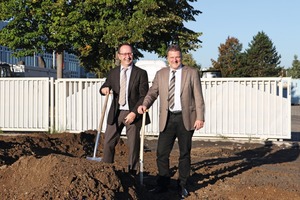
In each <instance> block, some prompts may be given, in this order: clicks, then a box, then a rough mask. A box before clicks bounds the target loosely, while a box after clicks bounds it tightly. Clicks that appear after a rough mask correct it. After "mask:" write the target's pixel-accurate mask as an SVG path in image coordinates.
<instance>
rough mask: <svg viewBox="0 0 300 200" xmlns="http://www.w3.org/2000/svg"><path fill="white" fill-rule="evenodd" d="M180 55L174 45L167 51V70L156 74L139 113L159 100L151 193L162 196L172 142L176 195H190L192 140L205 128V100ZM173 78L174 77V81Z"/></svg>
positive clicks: (196, 74) (195, 76) (197, 79)
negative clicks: (175, 152)
mask: <svg viewBox="0 0 300 200" xmlns="http://www.w3.org/2000/svg"><path fill="white" fill-rule="evenodd" d="M181 58H182V53H181V49H180V47H179V46H177V45H171V46H170V47H169V48H168V50H167V60H168V64H169V67H166V68H163V69H161V70H159V71H158V72H157V73H156V75H155V78H154V80H153V83H152V86H151V88H150V89H149V91H148V93H147V95H146V97H145V99H144V101H143V104H142V105H141V106H139V108H138V112H139V113H140V114H142V113H144V112H145V111H146V110H147V109H148V108H149V107H151V105H152V104H153V102H154V101H155V100H156V99H157V97H158V96H159V100H160V113H159V116H160V118H159V131H160V133H159V138H158V145H157V159H156V162H157V167H158V179H157V186H156V187H155V188H154V189H153V190H151V191H152V192H154V193H161V192H165V191H167V190H168V187H167V186H168V185H169V184H170V172H169V157H170V153H171V150H172V148H173V145H174V142H175V139H176V138H177V140H178V145H179V150H180V155H179V165H178V170H179V179H178V186H179V195H180V197H181V198H185V197H187V196H188V195H189V193H188V191H187V188H186V185H187V179H188V177H189V174H190V168H191V156H190V153H191V147H192V136H193V133H194V131H195V130H198V129H200V128H202V127H203V126H204V100H203V95H202V87H201V81H200V76H199V72H198V70H197V69H195V68H192V67H188V66H185V65H183V64H182V63H181ZM173 76H174V77H173Z"/></svg>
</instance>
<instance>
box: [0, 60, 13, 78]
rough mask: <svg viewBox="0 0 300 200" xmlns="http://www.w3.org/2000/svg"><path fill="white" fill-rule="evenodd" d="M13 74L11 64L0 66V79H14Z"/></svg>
mask: <svg viewBox="0 0 300 200" xmlns="http://www.w3.org/2000/svg"><path fill="white" fill-rule="evenodd" d="M12 76H13V72H12V71H11V67H10V65H9V64H6V63H4V64H0V77H12Z"/></svg>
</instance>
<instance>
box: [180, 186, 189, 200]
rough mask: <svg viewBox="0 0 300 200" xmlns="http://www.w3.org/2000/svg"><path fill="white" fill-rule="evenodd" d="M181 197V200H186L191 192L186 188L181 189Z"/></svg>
mask: <svg viewBox="0 0 300 200" xmlns="http://www.w3.org/2000/svg"><path fill="white" fill-rule="evenodd" d="M179 195H180V198H181V199H185V198H186V197H188V196H189V192H188V191H187V189H186V188H185V187H181V190H180V194H179Z"/></svg>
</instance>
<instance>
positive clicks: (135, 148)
mask: <svg viewBox="0 0 300 200" xmlns="http://www.w3.org/2000/svg"><path fill="white" fill-rule="evenodd" d="M118 58H119V60H120V63H121V66H118V67H115V68H113V69H112V70H111V71H110V72H109V73H108V76H107V78H106V80H105V82H104V84H103V85H102V86H101V88H100V93H101V94H102V95H108V94H109V93H110V90H112V92H113V98H112V103H111V107H110V110H109V113H108V116H107V128H106V131H105V134H104V150H103V154H104V155H103V162H106V163H113V162H114V155H115V146H116V144H117V143H118V141H119V139H120V136H121V132H122V130H123V128H124V127H126V135H127V141H128V147H129V157H128V170H129V172H130V173H132V174H133V175H135V174H136V172H137V169H138V162H139V149H140V129H141V127H142V120H141V115H140V114H139V113H138V112H137V108H138V106H139V105H141V103H142V102H143V100H144V97H145V95H146V94H147V92H148V89H149V83H148V75H147V72H146V71H145V70H143V69H141V68H139V67H137V66H135V65H134V64H133V49H132V46H131V45H129V44H127V43H126V44H121V45H120V46H119V48H118ZM123 77H124V79H123ZM146 120H147V121H146V123H147V124H148V123H150V121H149V116H148V115H147V119H146Z"/></svg>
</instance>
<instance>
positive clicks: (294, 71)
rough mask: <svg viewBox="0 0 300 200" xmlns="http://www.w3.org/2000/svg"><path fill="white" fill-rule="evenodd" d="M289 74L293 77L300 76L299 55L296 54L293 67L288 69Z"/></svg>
mask: <svg viewBox="0 0 300 200" xmlns="http://www.w3.org/2000/svg"><path fill="white" fill-rule="evenodd" d="M288 76H291V77H292V78H300V61H299V60H298V56H297V55H294V60H293V63H292V67H291V68H290V69H288Z"/></svg>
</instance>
